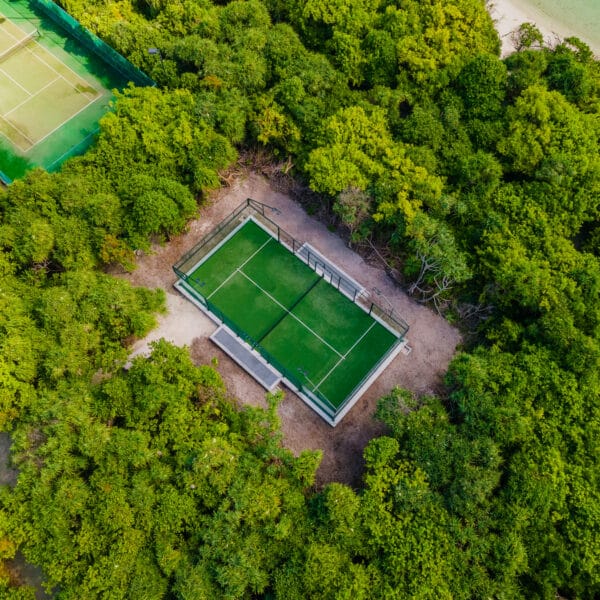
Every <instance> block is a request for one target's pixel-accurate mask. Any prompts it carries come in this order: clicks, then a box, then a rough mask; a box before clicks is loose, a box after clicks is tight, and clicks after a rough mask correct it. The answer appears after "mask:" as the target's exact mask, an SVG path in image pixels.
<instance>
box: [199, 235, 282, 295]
mask: <svg viewBox="0 0 600 600" xmlns="http://www.w3.org/2000/svg"><path fill="white" fill-rule="evenodd" d="M271 241H273V238H272V237H271V236H269V239H268V240H267V241H266V242H265V243H264V244H263V245H262V246H261V247H260V248H259V249H258V250H256V252H254V253H253V254H252V255H250V256H249V257H248V258H247V259H246V260H245V261H244V262H243V263H242V264H241V265H239V266H238V267H237V268H236V270H235V271H232V272H231V274H230V275H229V277H227V279H225V281H222V282H221V283H220V284H219V287H217V289H215V290H213V291H212V292H211V293H210V294H209V295H208V296H206V299H207V300H210V298H211V296H214V295H215V294H216V293H217V292H218V291H219V290H220V289H221V288H222V287H223V286H224V285H225V284H226V283H227V282H228V281H229V280H230V279H231V278H232V277H233V276H234V275H235V274H236V273H237V272H238V271H240V269H241V268H242V267H243V266H244V265H245V264H246V263H249V262H250V261H251V260H252V259H253V258H254V257H255V256H256V255H257V254H258V253H259V252H260V251H261V250H262V249H263V248H264V247H265V246H266V245H267V244H268V243H269V242H271ZM240 273H241V271H240ZM242 274H243V273H242Z"/></svg>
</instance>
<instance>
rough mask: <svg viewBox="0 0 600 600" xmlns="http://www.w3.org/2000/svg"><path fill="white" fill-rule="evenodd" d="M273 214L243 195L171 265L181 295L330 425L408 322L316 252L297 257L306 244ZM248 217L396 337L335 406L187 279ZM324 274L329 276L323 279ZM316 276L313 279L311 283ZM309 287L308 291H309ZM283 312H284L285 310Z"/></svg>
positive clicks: (399, 338)
mask: <svg viewBox="0 0 600 600" xmlns="http://www.w3.org/2000/svg"><path fill="white" fill-rule="evenodd" d="M267 211H268V212H275V213H277V212H278V211H277V209H274V208H272V207H270V206H267V205H266V204H262V203H260V202H257V201H256V200H253V199H251V198H248V199H247V200H246V202H244V203H243V204H241V205H240V206H238V207H237V208H236V209H235V210H234V211H233V212H232V213H231V214H230V215H229V216H227V217H226V218H225V219H224V220H223V221H221V223H220V224H219V225H218V226H217V227H215V228H214V229H213V230H211V231H210V232H209V233H208V234H206V235H205V236H204V237H203V238H202V239H201V240H200V241H199V242H198V243H197V244H196V245H195V246H194V247H193V248H191V249H190V250H189V251H188V252H187V253H186V254H184V256H183V257H182V258H181V259H180V260H179V262H177V264H175V265H174V266H173V270H174V271H175V273H176V275H177V276H178V277H179V282H178V284H177V285H178V286H179V285H181V286H183V288H184V289H185V293H186V294H187V295H188V296H189V297H191V298H193V299H194V300H195V301H197V302H198V303H199V305H200V306H202V307H203V308H204V309H205V310H206V311H208V312H209V313H210V314H212V315H213V316H214V317H215V318H216V319H217V320H218V321H219V322H221V323H222V324H224V325H226V326H227V327H228V328H229V329H230V330H231V331H232V332H233V333H234V334H235V335H237V336H238V337H239V338H240V339H241V340H243V341H244V342H245V343H246V344H248V346H250V347H251V348H252V349H253V350H255V351H256V352H258V353H259V354H260V355H261V356H262V357H263V358H264V359H265V360H266V361H267V362H268V363H269V364H271V365H272V366H273V367H274V368H275V369H277V371H279V373H280V374H281V375H282V376H283V377H284V378H285V379H287V381H288V382H289V383H290V384H292V385H293V386H295V387H296V389H297V390H298V391H299V392H300V394H303V395H304V396H305V397H306V398H308V399H309V400H310V401H311V402H313V403H314V404H315V405H316V406H317V407H318V408H319V409H320V410H321V412H323V413H324V414H326V415H327V416H328V417H329V418H330V420H331V423H333V424H335V422H336V419H337V417H338V416H339V415H340V414H341V413H342V412H343V411H344V409H345V408H346V407H347V406H348V404H349V403H351V402H352V401H353V400H354V399H355V398H356V396H357V394H358V393H359V392H360V390H361V389H362V387H363V386H364V385H365V384H366V382H367V381H368V380H369V378H370V377H371V376H372V373H373V372H375V371H377V370H378V369H379V367H380V366H381V365H383V364H384V363H385V362H386V361H387V360H388V359H389V358H390V356H391V355H392V354H394V353H396V352H397V350H398V347H399V346H400V344H402V343H403V342H404V337H405V336H406V334H407V332H408V324H407V323H406V322H405V321H404V320H402V319H400V318H399V317H397V316H395V315H393V314H392V312H391V311H386V310H385V309H383V308H382V307H380V306H379V305H377V304H376V303H374V302H371V301H370V300H369V298H368V294H366V293H365V290H364V289H363V288H358V287H357V285H356V284H355V282H353V281H351V280H350V279H348V278H345V277H344V276H343V275H342V274H341V273H340V272H339V270H337V269H335V268H332V266H328V265H326V264H324V262H323V260H322V259H323V257H322V256H321V255H318V256H319V259H317V257H316V256H314V255H312V254H311V253H308V255H306V253H305V256H304V257H303V256H302V253H301V252H300V250H301V249H302V248H306V245H305V244H304V243H302V242H299V241H298V240H296V239H295V238H294V237H293V236H291V235H290V234H288V233H287V232H286V231H284V230H283V229H281V228H280V227H279V226H278V225H277V224H276V223H275V222H274V221H272V220H271V219H270V218H269V217H267V215H266V213H267ZM248 217H252V218H253V219H255V220H256V221H258V222H260V223H261V224H262V225H263V226H264V227H265V228H267V229H268V231H270V232H271V234H272V235H273V237H276V238H277V240H278V241H279V242H280V243H281V244H283V245H284V246H286V247H287V248H288V249H289V250H291V251H292V252H293V253H294V254H296V255H297V256H298V257H299V258H301V259H302V260H303V262H305V263H306V264H308V265H309V266H310V267H311V268H312V269H313V270H315V272H317V273H318V274H319V275H320V276H321V277H322V278H323V279H326V280H327V281H329V283H331V284H332V285H334V286H335V287H337V288H338V289H339V290H340V291H344V293H346V292H348V293H346V295H347V296H350V297H351V298H353V299H354V301H355V303H356V304H357V305H359V306H361V307H362V308H363V310H365V312H368V314H370V315H372V316H373V317H374V318H376V319H377V320H378V321H380V322H382V324H384V326H386V327H387V329H388V330H390V331H392V333H394V334H395V335H396V337H397V341H396V342H395V343H394V344H392V346H391V347H390V348H389V350H388V352H386V353H385V354H384V355H383V356H382V357H381V358H380V360H379V361H378V362H377V364H376V365H374V367H373V368H372V369H371V370H370V371H369V373H367V374H366V375H365V377H364V378H363V379H362V380H361V381H360V382H359V383H358V385H356V386H355V387H354V389H353V390H352V391H351V392H350V394H349V395H348V396H347V397H346V399H345V400H344V401H343V402H342V403H341V404H340V405H339V406H336V405H334V404H333V403H332V402H331V401H330V400H329V399H328V398H327V397H326V396H324V395H323V394H322V393H321V392H320V391H319V390H316V389H312V388H313V387H314V386H312V385H311V386H309V382H308V381H306V378H305V376H304V375H303V373H302V372H300V371H298V372H297V373H296V372H293V371H290V370H289V369H287V368H286V367H284V366H283V365H282V364H281V363H280V362H279V361H278V360H277V359H276V358H275V357H274V356H273V355H272V354H271V353H270V352H269V351H268V350H267V349H266V348H264V347H263V346H262V344H261V343H260V342H261V341H262V339H263V338H264V337H265V336H264V335H263V336H261V337H260V339H254V338H253V337H252V336H251V335H249V334H248V333H247V332H246V331H244V330H243V329H240V328H239V327H238V326H237V325H236V324H235V323H234V322H233V321H232V320H231V319H229V318H228V317H227V316H226V315H225V314H224V313H223V312H222V311H221V310H220V309H219V308H217V307H216V306H215V305H214V304H213V303H212V302H211V301H210V300H209V299H208V298H206V297H205V296H204V295H203V294H201V293H200V292H199V291H198V289H197V287H196V286H195V285H194V281H193V279H192V278H191V276H190V275H191V273H193V272H194V271H195V270H196V268H197V267H198V265H199V264H200V263H201V262H202V261H203V260H204V259H205V258H206V257H207V256H208V255H209V254H211V252H212V251H213V250H214V249H215V248H217V247H219V245H220V244H221V243H222V242H223V241H224V240H225V239H227V237H228V236H230V235H232V234H233V233H234V232H235V231H236V230H237V229H238V228H239V227H240V225H241V224H242V223H243V222H245V221H246V219H247V218H248ZM328 274H329V275H330V276H329V277H328ZM319 281H320V279H317V283H318V282H319ZM309 291H310V289H309ZM286 314H287V313H286Z"/></svg>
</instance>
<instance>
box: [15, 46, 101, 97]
mask: <svg viewBox="0 0 600 600" xmlns="http://www.w3.org/2000/svg"><path fill="white" fill-rule="evenodd" d="M32 41H33V46H35V47H36V48H37V47H39V48H41V49H42V50H43V51H44V52H45V53H46V54H49V55H50V56H51V57H52V58H54V59H56V60H57V61H58V62H59V63H60V64H61V66H63V67H66V68H67V69H68V70H69V71H71V73H73V75H75V77H76V78H77V79H78V80H79V81H80V82H81V81H83V82H84V83H85V84H86V85H89V86H90V87H91V88H92V89H93V90H94V91H95V92H96V94H100V92H99V91H98V90H97V89H96V88H95V87H94V86H93V85H92V84H91V83H90V82H89V81H87V80H86V79H84V78H83V77H81V76H80V75H78V74H77V73H76V72H75V71H73V69H71V67H69V65H67V64H66V63H64V62H63V61H62V60H60V58H58V56H54V54H52V53H51V52H50V51H49V50H47V49H46V48H44V46H42V45H41V44H40V43H39V42H37V41H36V40H35V38H33V40H32ZM23 50H25V51H26V52H29V53H30V54H33V56H34V58H37V59H38V60H39V61H40V62H41V63H44V64H45V65H46V66H47V67H48V68H49V69H50V70H51V71H54V72H55V73H56V74H57V75H58V76H59V77H62V78H63V79H64V80H65V81H66V82H67V83H68V84H69V85H70V86H71V87H72V88H73V89H74V90H75V91H76V92H77V93H78V94H81V93H83V92H80V91H79V90H78V89H77V87H76V86H75V84H74V83H73V82H72V81H69V80H68V79H67V78H66V77H65V76H64V75H63V74H62V73H59V72H58V71H57V70H56V69H55V68H54V67H53V66H52V65H51V64H50V63H48V62H47V61H45V60H44V59H43V58H42V57H41V56H38V55H37V54H35V53H34V52H33V50H32V49H31V48H29V44H28V45H27V46H23ZM100 95H102V94H100Z"/></svg>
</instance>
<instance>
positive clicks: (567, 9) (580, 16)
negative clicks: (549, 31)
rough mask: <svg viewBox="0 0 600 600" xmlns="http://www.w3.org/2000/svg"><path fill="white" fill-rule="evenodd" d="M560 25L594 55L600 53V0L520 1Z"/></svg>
mask: <svg viewBox="0 0 600 600" xmlns="http://www.w3.org/2000/svg"><path fill="white" fill-rule="evenodd" d="M520 4H521V5H523V7H525V5H529V6H532V7H534V8H535V9H536V10H538V11H540V12H541V13H543V14H545V15H547V16H548V18H549V19H551V20H552V21H553V22H556V23H557V31H558V30H559V26H558V23H561V24H563V25H564V26H565V28H567V29H569V30H572V31H573V33H574V34H575V35H577V37H579V38H581V39H582V40H583V41H584V42H586V43H587V44H589V45H590V46H591V47H592V49H594V50H595V52H596V54H598V53H600V0H521V1H520Z"/></svg>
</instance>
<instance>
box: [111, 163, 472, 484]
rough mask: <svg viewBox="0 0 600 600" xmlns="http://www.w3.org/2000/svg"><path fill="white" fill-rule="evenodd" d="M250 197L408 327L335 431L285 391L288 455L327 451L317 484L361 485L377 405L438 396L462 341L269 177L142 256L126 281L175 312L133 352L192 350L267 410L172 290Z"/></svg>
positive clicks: (213, 203) (221, 196) (228, 195)
mask: <svg viewBox="0 0 600 600" xmlns="http://www.w3.org/2000/svg"><path fill="white" fill-rule="evenodd" d="M246 198H253V199H254V200H258V201H259V202H263V203H265V204H267V205H269V206H272V207H274V208H276V209H278V211H279V214H274V215H273V217H274V220H275V221H276V222H277V223H278V224H279V225H280V226H281V227H282V228H283V229H285V230H286V231H288V232H289V233H291V234H292V235H293V236H294V237H295V238H297V239H299V240H301V241H307V242H309V243H310V244H311V245H313V246H314V247H315V248H316V249H317V250H319V251H320V252H321V253H322V254H324V255H325V256H327V257H328V258H330V259H331V260H332V262H334V263H336V264H338V265H339V266H340V267H341V268H342V269H343V270H345V271H346V272H347V273H348V274H349V275H351V276H352V277H354V278H355V279H356V280H357V281H359V282H360V283H361V284H362V285H363V286H364V287H365V288H367V289H368V290H370V291H373V290H374V288H377V290H379V294H378V296H379V297H377V295H375V292H374V291H373V293H374V299H375V300H376V301H377V302H378V303H379V304H381V306H383V307H384V308H387V306H388V305H389V306H392V307H393V309H394V312H395V313H396V314H398V315H400V316H401V317H402V318H403V319H404V320H405V321H407V322H408V323H409V325H410V331H409V334H408V340H409V344H410V346H411V347H412V353H411V354H410V355H408V356H406V355H403V354H400V355H399V356H398V357H396V358H395V359H394V361H393V362H392V364H391V365H390V366H389V367H388V368H387V369H386V371H385V372H384V373H383V374H382V375H381V376H380V377H379V378H378V379H377V381H376V382H375V383H374V384H373V385H372V386H371V387H370V388H369V389H368V390H367V392H366V393H365V395H364V396H363V397H362V398H361V399H360V400H359V401H358V402H357V403H356V405H355V406H354V407H353V408H352V410H351V411H350V412H349V413H348V415H346V417H345V418H344V419H343V421H342V422H341V423H340V424H339V425H338V426H337V427H336V428H335V429H334V428H332V427H330V426H329V425H327V424H326V423H325V422H324V421H323V420H322V419H321V418H320V417H319V416H318V415H317V414H316V413H314V412H313V411H312V410H311V409H310V408H309V407H308V406H306V405H305V404H304V403H303V402H302V400H300V398H298V396H296V395H295V394H294V393H292V392H290V391H287V390H286V392H285V398H284V400H283V402H282V404H281V406H280V408H279V415H280V417H281V422H282V431H283V436H284V443H285V445H286V446H287V447H288V448H290V449H291V450H292V451H293V452H295V453H299V452H300V451H302V450H304V449H321V450H322V451H323V461H322V463H321V466H320V468H319V471H318V473H317V479H318V481H317V483H318V484H324V483H327V482H329V481H341V482H344V483H348V484H350V485H352V486H358V485H359V483H360V477H361V474H362V469H363V462H362V451H363V449H364V447H365V445H366V444H367V443H368V441H369V440H370V439H371V438H373V437H374V436H376V435H380V434H381V433H383V426H382V425H381V424H380V423H377V422H375V421H374V420H373V419H372V415H373V412H374V410H375V407H376V404H377V400H378V398H380V397H381V396H382V395H384V394H386V393H388V392H389V391H390V390H391V389H392V388H393V387H394V386H401V387H404V388H407V389H410V390H413V391H414V392H416V393H417V394H426V393H432V392H435V391H436V390H437V389H439V387H440V385H441V378H442V376H443V374H444V373H445V371H446V369H447V367H448V363H449V362H450V360H451V358H452V356H453V355H454V352H455V349H456V346H457V344H458V343H459V342H460V334H459V333H458V331H457V330H456V329H455V328H453V327H452V326H451V325H450V324H449V323H448V322H446V321H445V320H444V319H442V318H441V317H440V316H438V315H437V314H435V313H434V312H432V311H431V310H429V309H427V308H425V307H423V306H421V305H419V304H417V303H416V302H414V301H412V300H411V299H410V298H409V297H408V296H407V295H406V294H405V293H404V292H402V291H401V290H400V289H399V288H398V287H397V286H396V285H394V283H393V282H392V281H391V280H390V279H389V277H387V275H386V274H385V272H384V271H383V270H382V269H379V268H375V267H372V266H369V265H367V264H366V263H365V262H364V261H363V259H362V258H361V257H360V256H358V255H357V254H356V253H355V252H353V251H352V250H350V249H349V248H348V247H347V246H346V244H345V243H344V241H343V240H342V239H341V238H340V237H338V236H337V235H336V234H334V233H332V232H330V231H329V230H328V229H327V227H325V225H323V224H322V223H320V222H319V221H317V220H316V219H314V218H312V217H310V216H309V215H307V214H306V212H304V210H303V209H302V208H301V207H300V206H299V205H298V204H297V203H296V202H294V201H293V200H292V199H291V198H290V197H289V196H286V195H285V194H282V193H279V192H277V191H275V190H274V189H273V188H272V187H271V186H270V185H269V183H268V181H267V180H266V179H265V178H263V177H261V176H259V175H257V174H254V173H249V174H246V175H245V176H242V177H239V178H238V179H237V181H236V182H235V183H234V185H233V186H232V187H229V188H224V189H222V190H219V192H218V193H216V194H214V195H213V197H212V198H211V199H210V201H209V203H208V204H207V205H206V206H204V207H203V208H202V209H201V210H200V217H199V218H198V219H196V220H194V221H192V222H191V223H190V226H189V229H188V231H187V233H185V234H183V235H180V236H178V237H177V238H175V239H173V240H172V241H171V242H169V243H168V244H166V245H164V246H160V247H156V248H154V253H153V254H149V255H145V256H142V257H140V258H139V260H138V269H137V270H136V271H135V272H134V273H133V274H130V275H123V277H125V278H127V279H129V280H130V281H131V282H132V283H133V284H135V285H144V286H147V287H153V288H154V287H161V288H163V289H164V290H165V291H166V292H167V303H168V308H169V313H168V314H167V315H166V316H164V317H161V319H160V323H159V326H158V328H157V329H155V330H154V331H152V332H151V333H150V335H149V336H148V337H147V338H146V339H144V340H140V341H138V342H137V343H136V344H135V345H134V346H133V353H134V354H139V353H144V352H147V343H148V342H149V341H152V340H156V339H159V338H161V337H164V338H165V339H168V340H170V341H172V342H174V343H175V344H178V345H187V346H189V347H190V348H191V353H192V357H193V359H194V361H195V362H197V363H198V364H205V363H208V362H209V361H210V360H211V359H212V358H214V357H216V358H217V360H218V370H219V372H220V373H221V375H222V377H223V379H224V381H225V382H226V384H227V387H228V389H229V390H230V392H231V393H232V394H233V395H235V396H236V397H238V398H239V399H240V400H241V401H242V402H244V403H247V404H252V405H258V406H265V391H264V389H263V388H262V387H261V386H259V385H258V384H257V383H256V382H255V381H254V380H253V379H252V378H251V377H250V376H248V375H247V374H246V373H245V372H244V371H242V370H241V369H240V368H239V367H238V366H237V365H236V364H235V363H234V362H233V361H232V360H231V359H229V358H228V357H227V356H226V355H225V354H224V353H223V352H221V351H220V350H219V349H218V348H217V347H216V346H214V345H213V344H212V342H210V340H209V339H208V337H207V335H209V334H210V333H211V332H212V331H213V330H214V328H215V327H214V325H213V324H212V322H211V321H210V320H209V319H208V318H207V317H206V316H205V315H203V314H202V313H201V311H199V310H198V309H196V308H195V307H194V306H193V305H192V304H191V303H190V302H188V301H186V300H184V299H183V298H182V297H180V296H179V294H178V293H177V292H176V291H175V290H174V289H173V287H172V286H173V284H174V283H175V280H176V278H175V274H174V272H173V270H172V265H173V264H175V263H176V262H177V261H178V259H179V258H180V257H181V256H182V255H183V254H184V252H186V251H187V250H189V249H190V248H191V247H192V246H193V245H194V244H195V243H197V241H198V240H199V238H200V237H201V236H203V235H204V234H205V233H207V232H208V231H210V229H212V227H214V225H216V224H217V223H218V222H219V221H221V220H222V219H223V218H224V217H226V216H227V215H228V214H229V213H230V212H231V211H233V210H234V209H235V208H236V207H237V206H238V205H239V204H241V203H242V202H244V201H245V200H246Z"/></svg>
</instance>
